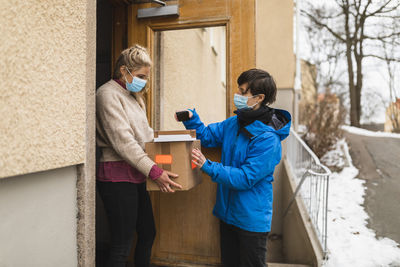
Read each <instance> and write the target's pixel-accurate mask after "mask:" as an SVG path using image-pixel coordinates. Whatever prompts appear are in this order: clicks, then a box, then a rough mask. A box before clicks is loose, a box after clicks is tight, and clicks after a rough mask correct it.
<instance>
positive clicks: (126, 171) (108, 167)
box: [97, 161, 163, 184]
mask: <svg viewBox="0 0 400 267" xmlns="http://www.w3.org/2000/svg"><path fill="white" fill-rule="evenodd" d="M162 173H163V169H161V168H160V167H158V166H157V165H156V164H154V165H153V167H152V168H151V170H150V173H149V178H150V179H152V180H156V179H157V178H159V177H160V176H161V174H162ZM97 180H99V181H101V182H128V183H134V184H141V183H144V182H145V181H146V176H145V175H144V174H143V173H141V172H140V171H138V170H137V169H136V168H134V167H132V166H131V165H129V164H128V163H127V162H125V161H106V162H100V165H99V170H98V173H97Z"/></svg>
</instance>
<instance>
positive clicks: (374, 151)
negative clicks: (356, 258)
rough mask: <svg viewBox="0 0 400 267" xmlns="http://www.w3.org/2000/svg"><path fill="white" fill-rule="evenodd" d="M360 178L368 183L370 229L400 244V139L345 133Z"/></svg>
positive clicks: (367, 205) (366, 205)
mask: <svg viewBox="0 0 400 267" xmlns="http://www.w3.org/2000/svg"><path fill="white" fill-rule="evenodd" d="M344 136H345V138H346V140H347V143H348V144H349V147H350V155H351V157H352V159H353V164H354V166H355V167H356V168H358V169H359V171H360V173H359V176H358V178H360V179H363V180H365V186H366V195H365V201H364V208H365V210H366V212H367V213H368V215H369V217H370V219H369V221H368V227H369V228H370V229H373V230H374V231H375V232H376V235H377V237H388V238H390V239H393V240H394V241H396V242H397V243H399V244H400V138H391V137H373V136H363V135H358V134H354V133H349V132H346V131H345V132H344Z"/></svg>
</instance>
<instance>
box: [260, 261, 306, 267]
mask: <svg viewBox="0 0 400 267" xmlns="http://www.w3.org/2000/svg"><path fill="white" fill-rule="evenodd" d="M268 267H311V265H304V264H294V263H274V262H268Z"/></svg>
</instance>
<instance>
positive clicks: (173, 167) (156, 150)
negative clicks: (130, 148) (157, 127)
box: [145, 130, 202, 191]
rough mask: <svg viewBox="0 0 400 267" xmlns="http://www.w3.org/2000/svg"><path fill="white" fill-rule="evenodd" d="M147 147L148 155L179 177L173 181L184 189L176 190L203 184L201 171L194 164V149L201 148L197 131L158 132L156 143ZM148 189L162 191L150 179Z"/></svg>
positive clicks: (155, 136)
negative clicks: (197, 138)
mask: <svg viewBox="0 0 400 267" xmlns="http://www.w3.org/2000/svg"><path fill="white" fill-rule="evenodd" d="M145 146H146V153H147V154H148V155H149V157H150V158H151V159H152V160H153V161H154V162H155V163H157V165H158V166H159V167H160V168H162V169H164V170H166V171H171V172H173V173H176V174H178V175H179V177H178V178H175V179H174V178H173V179H172V180H173V181H174V182H176V183H178V184H180V185H182V189H175V188H174V190H189V189H191V188H193V187H195V186H196V185H198V184H200V183H201V180H202V178H201V177H202V175H201V170H200V168H199V167H197V166H196V165H195V164H194V163H192V149H194V148H198V149H200V148H201V145H200V140H196V131H195V130H183V131H156V132H155V133H154V141H153V142H149V143H146V144H145ZM146 188H147V190H148V191H160V188H159V187H158V185H157V184H156V183H155V182H154V181H152V180H151V179H150V178H147V182H146Z"/></svg>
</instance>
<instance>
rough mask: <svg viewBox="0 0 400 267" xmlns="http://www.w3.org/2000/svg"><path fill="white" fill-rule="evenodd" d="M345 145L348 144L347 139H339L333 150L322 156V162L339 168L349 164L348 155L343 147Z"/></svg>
mask: <svg viewBox="0 0 400 267" xmlns="http://www.w3.org/2000/svg"><path fill="white" fill-rule="evenodd" d="M343 145H347V143H346V141H345V139H341V140H338V141H337V143H336V144H335V145H334V147H333V148H332V150H329V151H328V152H327V153H325V155H324V156H323V157H322V158H321V162H322V163H323V164H324V165H326V166H328V167H333V166H334V167H337V168H339V169H342V168H344V167H345V166H349V164H348V163H347V160H346V155H345V153H344V151H343V149H342V147H343Z"/></svg>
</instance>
